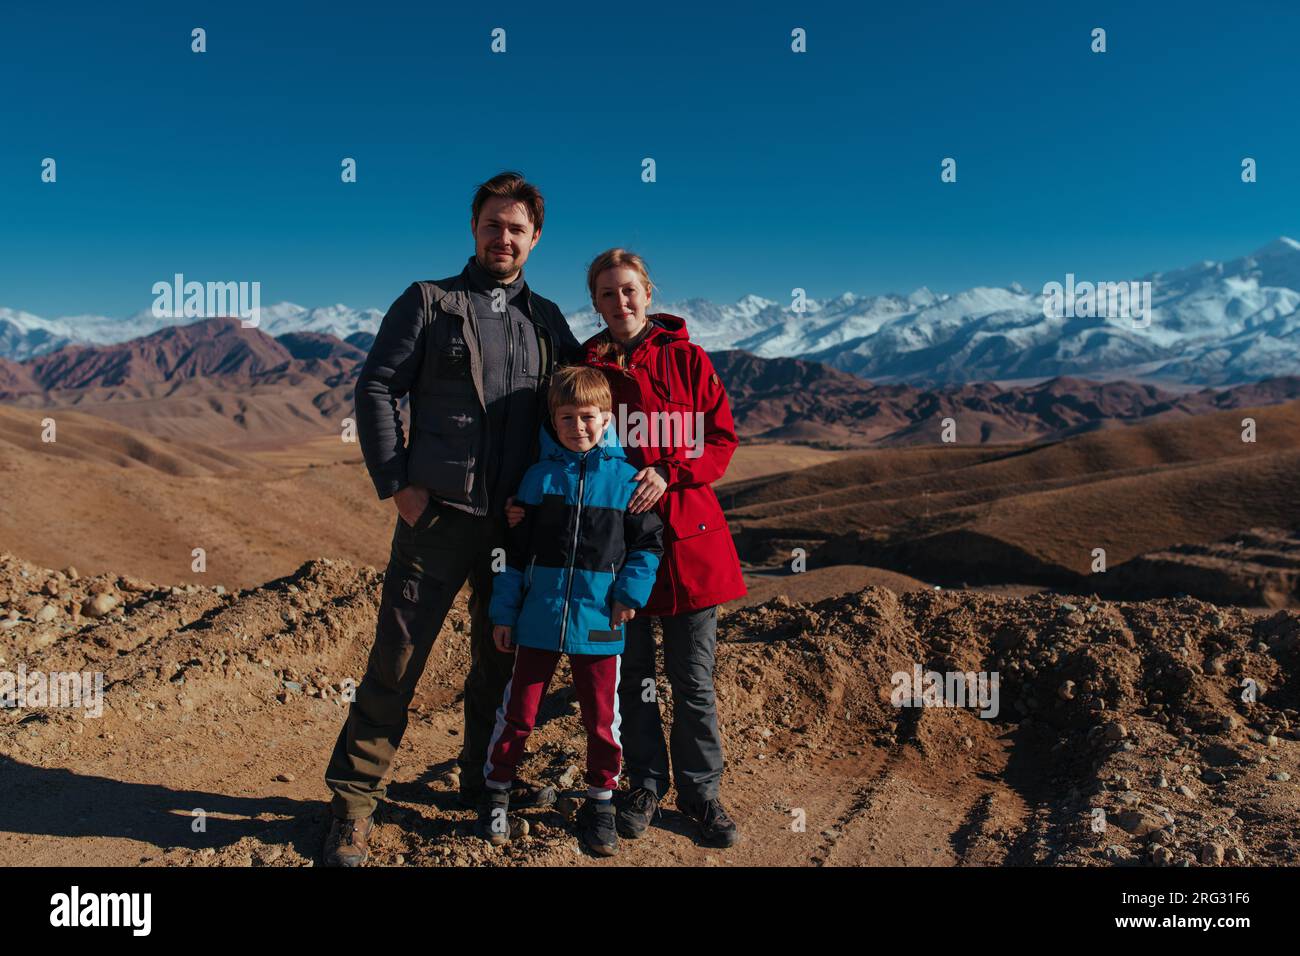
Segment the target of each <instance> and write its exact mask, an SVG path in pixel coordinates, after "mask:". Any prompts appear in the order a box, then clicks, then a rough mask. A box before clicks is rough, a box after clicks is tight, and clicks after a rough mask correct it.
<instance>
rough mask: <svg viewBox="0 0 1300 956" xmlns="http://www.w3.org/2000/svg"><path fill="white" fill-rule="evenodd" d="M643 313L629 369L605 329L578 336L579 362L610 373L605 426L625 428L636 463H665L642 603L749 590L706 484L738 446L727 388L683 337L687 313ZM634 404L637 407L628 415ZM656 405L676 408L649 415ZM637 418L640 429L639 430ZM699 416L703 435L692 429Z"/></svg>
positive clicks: (663, 605)
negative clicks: (659, 536) (659, 534)
mask: <svg viewBox="0 0 1300 956" xmlns="http://www.w3.org/2000/svg"><path fill="white" fill-rule="evenodd" d="M648 319H650V321H651V328H650V331H649V332H648V333H646V336H645V338H643V339H642V340H641V341H640V342H639V343H637V346H636V348H635V349H634V350H633V351H632V354H631V355H629V356H628V357H627V367H626V368H620V367H619V364H618V362H617V358H616V354H617V353H614V352H608V354H607V355H605V356H604V357H602V354H601V353H602V346H604V347H606V348H607V347H608V343H609V341H610V339H609V330H608V329H606V330H605V331H603V332H600V333H598V334H596V335H594V336H592V337H591V338H590V339H588V340H587V341H586V342H584V343H583V345H582V356H583V359H582V361H583V363H584V364H586V365H589V366H591V367H593V368H598V369H600V370H601V371H602V372H604V373H605V377H606V378H607V379H608V380H609V385H610V389H611V391H612V392H613V397H614V420H613V422H611V426H610V427H617V428H623V429H626V438H624V435H623V433H622V432H620V438H621V439H623V444H624V448H625V449H626V452H627V456H628V460H629V461H631V462H632V463H633V464H634V465H636V467H637V468H638V469H639V468H643V467H645V466H646V465H662V466H663V467H664V468H665V470H666V471H667V472H668V489H667V490H666V491H665V492H664V495H663V497H662V498H660V499H659V501H658V503H657V504H656V505H655V509H656V510H657V511H658V512H659V516H660V517H661V518H662V519H663V522H664V553H663V558H662V559H661V560H660V562H659V576H658V577H657V578H656V580H655V586H654V590H653V591H652V592H651V594H650V601H649V603H647V604H646V606H645V607H644V608H643V609H642V610H641V613H642V614H646V615H653V616H666V615H673V614H684V613H686V612H688V611H698V610H702V609H704V608H707V607H712V606H713V605H715V604H722V603H724V602H726V601H732V600H735V599H736V598H739V597H744V595H745V594H746V593H747V591H746V589H745V581H744V578H743V577H742V576H741V573H740V558H739V557H738V556H737V554H736V545H735V543H734V542H733V541H732V540H731V531H730V529H729V528H728V527H727V522H726V519H725V518H723V516H722V506H721V505H720V504H718V497H717V495H715V494H714V493H713V489H712V488H711V487H710V485H711V484H712V483H713V482H715V481H717V480H718V479H719V478H721V477H722V475H723V473H724V472H725V471H726V470H727V465H728V464H729V463H730V462H731V456H732V454H733V453H734V452H735V450H736V444H737V442H736V430H735V425H734V424H733V422H732V418H731V407H730V406H729V405H728V404H727V393H726V391H725V390H724V389H723V387H722V381H721V380H720V379H719V378H718V373H717V372H715V371H714V369H713V363H712V362H710V361H709V356H708V355H707V354H706V353H705V351H704V349H702V348H700V347H699V346H698V345H695V344H693V343H692V342H690V341H689V337H688V335H687V333H686V321H685V320H684V319H682V318H679V317H678V316H675V315H669V314H667V313H665V312H661V313H657V314H655V315H651V316H648ZM656 320H657V324H656ZM638 412H639V413H642V414H641V416H637V415H635V414H633V413H638ZM656 412H672V413H676V414H675V415H671V416H658V417H657V418H656V416H655V414H654V413H656ZM696 412H699V413H701V415H698V416H697V415H696V414H695V413H696ZM638 419H639V421H640V423H641V424H642V427H643V436H642V435H638V434H637V427H638ZM697 421H698V422H702V425H703V429H702V431H703V434H702V435H700V434H697V433H696V431H695V428H696V423H697ZM656 422H658V423H660V424H659V425H656Z"/></svg>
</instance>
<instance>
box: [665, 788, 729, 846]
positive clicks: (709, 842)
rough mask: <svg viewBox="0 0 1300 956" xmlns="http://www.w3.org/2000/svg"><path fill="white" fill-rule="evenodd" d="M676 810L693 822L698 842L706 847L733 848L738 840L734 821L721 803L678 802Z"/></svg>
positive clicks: (713, 800)
mask: <svg viewBox="0 0 1300 956" xmlns="http://www.w3.org/2000/svg"><path fill="white" fill-rule="evenodd" d="M677 809H678V810H680V811H681V812H682V813H684V814H686V816H688V817H690V818H691V819H692V820H694V821H695V823H696V825H697V826H698V827H699V831H700V841H701V842H702V843H704V844H705V845H706V846H715V847H728V846H734V845H735V843H736V841H737V840H739V839H740V831H739V830H738V829H737V828H736V821H735V820H733V819H731V817H729V816H728V815H727V811H726V810H725V809H723V806H722V801H721V800H719V799H717V798H716V797H714V798H713V799H712V800H678V801H677Z"/></svg>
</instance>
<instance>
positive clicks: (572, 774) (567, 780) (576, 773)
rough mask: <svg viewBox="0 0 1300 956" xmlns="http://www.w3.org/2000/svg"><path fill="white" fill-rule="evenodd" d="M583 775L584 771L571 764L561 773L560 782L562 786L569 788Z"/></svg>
mask: <svg viewBox="0 0 1300 956" xmlns="http://www.w3.org/2000/svg"><path fill="white" fill-rule="evenodd" d="M581 775H582V771H580V770H579V769H578V768H577V767H575V766H574V765H573V764H569V766H567V767H565V768H564V773H562V774H560V780H559V784H560V786H561V787H563V788H564V789H566V790H567V789H568V788H569V787H572V786H573V785H574V784H575V783H577V782H578V777H580V776H581Z"/></svg>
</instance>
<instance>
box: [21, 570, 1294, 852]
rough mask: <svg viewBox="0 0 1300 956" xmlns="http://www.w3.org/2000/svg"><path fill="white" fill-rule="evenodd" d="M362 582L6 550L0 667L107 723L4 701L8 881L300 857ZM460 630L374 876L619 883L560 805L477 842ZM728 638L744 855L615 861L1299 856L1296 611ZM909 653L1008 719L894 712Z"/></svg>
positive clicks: (731, 729)
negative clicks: (65, 683) (180, 583)
mask: <svg viewBox="0 0 1300 956" xmlns="http://www.w3.org/2000/svg"><path fill="white" fill-rule="evenodd" d="M381 581H382V574H381V572H378V571H376V570H375V569H373V568H370V567H357V566H354V565H352V564H350V563H347V562H343V561H332V560H326V559H321V560H315V561H310V562H308V563H306V564H304V565H303V566H302V567H301V568H299V569H298V570H297V571H296V572H295V573H294V574H292V575H289V576H287V577H285V578H281V579H279V580H275V581H270V582H267V583H266V584H264V585H262V586H260V587H256V588H252V589H248V590H240V591H234V592H226V591H225V590H224V589H221V588H208V587H199V586H195V585H191V586H188V587H184V588H174V587H164V586H156V585H154V584H151V583H148V582H143V581H136V580H131V579H127V578H122V577H116V576H106V575H100V576H96V577H90V578H87V577H82V576H79V575H77V574H76V572H75V569H71V568H67V569H63V570H61V571H54V570H48V569H44V568H39V567H36V566H34V565H31V564H28V563H26V562H23V561H21V560H19V559H17V558H15V557H13V556H10V555H0V671H5V670H7V671H10V672H13V671H15V670H16V669H17V668H18V667H19V665H20V664H21V665H22V666H23V667H24V668H25V669H26V671H27V672H28V673H29V674H30V673H31V672H33V671H36V670H40V671H43V672H50V671H72V670H76V671H100V672H102V673H103V675H104V686H105V692H104V694H105V699H104V709H103V715H102V716H101V717H99V718H93V717H90V716H88V715H86V714H84V713H82V712H81V711H79V710H77V709H64V708H44V709H27V710H19V709H14V708H6V709H2V710H0V865H10V866H12V865H22V864H27V865H33V864H34V865H40V864H56V863H63V864H94V865H175V866H237V865H267V866H304V865H311V864H312V863H313V862H315V860H316V857H317V854H318V852H319V847H320V841H321V839H322V837H323V834H324V826H325V821H326V810H325V804H324V799H325V797H326V796H327V792H326V790H325V787H324V784H323V782H322V779H321V778H322V774H323V771H324V766H325V762H326V760H327V758H328V755H329V751H330V749H331V747H332V745H333V742H334V739H335V737H336V736H337V733H338V730H339V727H340V725H341V723H342V720H343V716H344V712H345V707H346V704H345V703H344V701H343V699H342V698H343V696H344V695H345V694H346V692H347V688H348V686H349V684H348V682H349V681H350V680H359V679H360V677H361V674H362V671H363V670H364V666H365V660H366V655H367V653H368V650H369V645H370V639H371V636H372V634H373V629H374V621H375V612H376V608H377V603H378V595H379V588H380V584H381ZM466 629H467V615H466V609H465V604H464V595H462V596H461V598H460V599H458V601H457V604H456V606H455V607H454V608H453V610H452V612H451V614H450V615H449V617H448V620H447V622H446V624H445V626H444V631H443V633H442V634H441V635H440V636H439V639H438V643H437V644H436V646H435V650H434V653H433V654H432V655H431V658H430V663H429V667H428V669H427V671H426V674H425V677H424V679H423V681H422V683H421V685H420V688H419V690H418V692H417V695H416V699H415V702H414V704H413V707H412V715H411V722H410V726H409V728H408V730H407V734H406V738H405V740H404V743H403V747H402V750H401V751H400V753H399V756H398V760H397V764H396V766H395V768H394V772H393V783H392V784H391V786H390V788H389V800H388V802H387V803H386V804H385V805H384V807H383V808H382V809H381V812H380V814H379V817H378V823H379V826H378V828H377V830H376V832H375V835H374V837H373V840H372V844H373V846H374V860H375V862H376V863H378V864H389V865H426V866H444V865H470V864H481V865H527V864H551V865H554V864H573V865H609V861H600V860H596V859H594V858H590V857H588V856H586V855H584V854H583V853H582V852H581V851H580V850H579V848H578V845H577V841H576V839H575V837H574V831H573V828H572V826H571V823H570V821H569V820H568V819H566V818H565V816H564V815H563V814H562V813H560V812H557V811H556V810H545V811H525V812H524V813H523V814H522V815H523V817H524V818H525V819H526V820H527V821H528V823H529V833H528V835H527V836H526V837H524V838H523V839H521V840H518V841H516V842H515V843H514V844H512V845H511V846H509V847H506V848H504V849H493V848H490V847H488V846H487V845H486V844H484V843H482V842H481V841H479V840H478V839H476V838H475V837H474V836H473V834H472V814H471V813H470V812H468V811H464V810H461V809H460V808H459V807H458V806H457V804H456V802H455V791H454V785H455V776H454V771H453V769H452V768H454V766H455V764H454V757H455V754H456V752H457V751H458V749H459V738H460V730H461V709H460V703H459V695H460V686H461V682H462V680H463V677H464V673H465V670H466V668H467V666H468V647H467V634H466ZM719 636H720V644H719V648H718V664H717V686H718V693H719V700H720V704H719V706H720V711H721V715H722V721H723V732H724V735H725V741H726V752H727V759H728V769H727V774H726V777H725V779H724V792H723V795H724V799H725V801H726V803H727V805H728V807H729V809H730V810H731V812H732V814H733V816H734V817H735V818H736V819H737V820H738V822H739V823H740V825H741V827H742V831H743V839H742V842H741V843H740V844H738V845H737V846H736V847H733V848H732V849H730V850H713V849H708V848H705V847H702V846H700V845H698V844H697V843H696V841H695V839H694V837H693V834H692V830H691V828H690V826H689V824H688V822H687V821H686V820H685V819H684V818H683V817H682V816H681V815H679V814H678V813H676V811H675V810H674V809H673V804H672V798H671V796H670V797H669V799H668V800H667V801H666V803H665V813H664V814H663V817H662V819H661V820H660V821H659V824H658V825H657V826H656V827H654V828H652V830H651V831H650V833H649V834H647V835H646V836H645V837H644V838H642V839H641V840H639V841H636V842H627V841H625V842H624V844H623V848H622V851H621V853H620V856H619V857H618V858H617V860H616V861H614V862H617V863H623V864H631V865H663V864H690V865H725V864H728V863H744V864H760V865H762V864H781V865H787V864H788V865H871V864H876V865H895V864H897V865H1006V864H1012V865H1016V864H1025V865H1069V866H1134V865H1157V866H1169V865H1173V866H1213V865H1230V864H1234V863H1235V864H1244V865H1248V866H1272V865H1292V864H1295V863H1297V862H1298V861H1300V791H1297V779H1296V777H1297V774H1300V767H1297V763H1298V762H1300V710H1298V709H1297V708H1300V684H1298V683H1297V673H1298V668H1297V663H1298V661H1297V658H1298V657H1300V613H1297V612H1295V611H1291V610H1277V611H1273V612H1258V611H1249V610H1246V609H1241V608H1228V607H1218V606H1215V605H1212V604H1207V603H1205V602H1202V601H1198V600H1194V599H1190V598H1187V599H1162V600H1154V601H1145V602H1112V601H1107V600H1101V599H1098V598H1095V597H1093V598H1078V597H1073V598H1070V599H1068V600H1066V599H1063V598H1061V597H1059V596H1053V595H1049V594H1033V595H1028V596H1024V597H1006V596H992V595H988V594H981V593H977V592H973V591H946V590H942V591H940V590H928V591H911V592H908V593H905V594H901V595H900V594H897V593H895V592H894V591H892V590H889V589H887V588H884V587H879V586H868V587H865V588H863V589H862V590H860V591H855V592H850V593H847V594H843V595H840V596H837V597H832V598H829V599H827V600H823V601H819V602H817V603H813V604H801V603H798V602H794V601H791V600H789V598H788V597H785V596H783V595H777V596H775V597H774V598H772V599H770V600H767V601H766V602H765V603H763V604H760V605H757V606H751V607H746V608H740V609H734V610H731V611H729V612H725V613H724V615H723V617H722V618H721V621H720V625H719ZM914 664H919V665H920V666H921V667H922V668H923V669H925V670H936V671H944V672H948V671H961V672H989V673H996V674H997V675H998V678H999V708H998V713H997V715H996V716H995V717H992V718H989V719H985V718H982V717H980V716H979V715H978V712H977V710H976V709H975V708H970V707H934V706H928V707H910V706H907V707H901V708H900V707H895V706H894V705H893V704H892V703H891V700H890V696H891V691H892V690H893V684H892V683H891V678H892V677H893V675H895V674H896V673H899V672H905V673H911V672H912V670H913V665H914ZM567 680H568V676H567V672H566V671H565V670H563V669H562V670H561V672H560V674H559V675H558V676H557V681H556V683H555V684H554V685H553V687H554V688H565V687H566V685H567ZM661 684H662V685H663V686H661V688H660V693H661V697H662V699H663V700H664V707H665V719H666V720H667V719H668V717H669V715H670V713H671V692H670V691H669V689H668V688H667V686H666V681H662V682H661ZM1243 697H1244V698H1245V699H1243ZM1252 698H1253V699H1252ZM529 746H530V750H531V752H530V755H529V757H528V758H527V759H526V762H525V765H524V767H523V772H524V774H525V775H526V776H529V777H531V778H533V779H539V780H546V781H550V782H554V783H557V784H559V785H561V786H562V787H573V786H575V785H578V786H580V780H579V774H578V772H577V768H578V767H579V766H580V765H581V762H582V753H583V738H582V733H581V724H580V720H579V716H578V712H577V707H576V702H575V701H574V699H573V696H572V694H571V693H570V692H569V691H568V690H567V689H559V690H556V691H555V692H554V693H553V694H552V695H551V697H550V698H549V699H548V701H547V703H546V704H545V706H544V709H543V713H542V722H541V724H540V726H539V727H538V730H537V731H536V732H535V733H534V735H533V738H532V739H531V740H530V744H529ZM197 811H202V813H201V814H200V813H198V812H197Z"/></svg>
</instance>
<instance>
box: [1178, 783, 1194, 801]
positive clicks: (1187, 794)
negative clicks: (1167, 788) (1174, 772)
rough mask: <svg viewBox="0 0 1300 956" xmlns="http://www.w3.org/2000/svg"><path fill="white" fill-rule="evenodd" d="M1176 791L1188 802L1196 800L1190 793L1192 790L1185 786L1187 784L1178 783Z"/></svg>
mask: <svg viewBox="0 0 1300 956" xmlns="http://www.w3.org/2000/svg"><path fill="white" fill-rule="evenodd" d="M1177 790H1178V792H1179V793H1180V794H1182V795H1183V796H1184V797H1187V798H1188V799H1190V800H1195V799H1196V794H1195V793H1193V792H1192V788H1191V787H1189V786H1187V784H1185V783H1180V784H1179V785H1178V787H1177Z"/></svg>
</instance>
